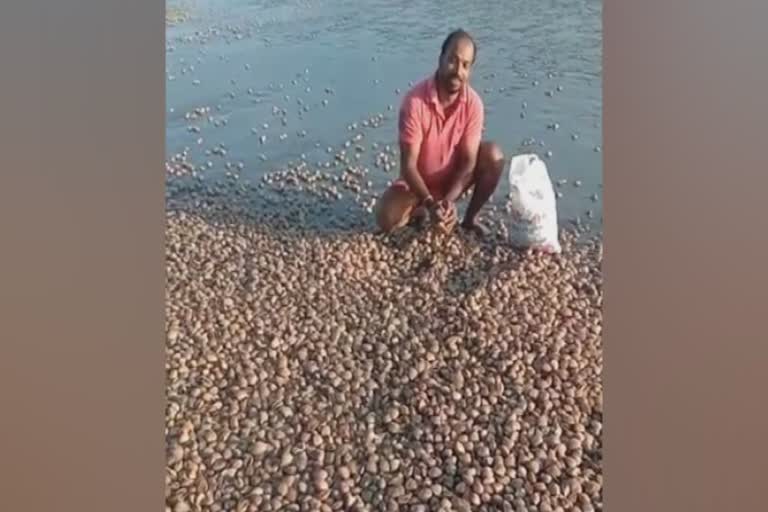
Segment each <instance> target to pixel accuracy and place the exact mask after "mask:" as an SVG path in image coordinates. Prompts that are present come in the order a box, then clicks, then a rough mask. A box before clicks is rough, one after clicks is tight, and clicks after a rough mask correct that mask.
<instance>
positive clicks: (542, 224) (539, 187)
mask: <svg viewBox="0 0 768 512" xmlns="http://www.w3.org/2000/svg"><path fill="white" fill-rule="evenodd" d="M509 202H510V207H511V212H510V213H511V220H510V224H509V229H508V231H509V239H510V242H511V243H512V245H514V246H515V247H518V248H521V249H522V248H530V249H538V250H543V251H546V252H550V253H559V252H560V251H561V250H562V248H561V246H560V239H559V230H558V225H557V200H556V197H555V189H554V187H553V186H552V181H551V180H550V179H549V173H548V172H547V166H546V165H545V164H544V162H543V161H542V160H541V159H540V158H539V157H538V155H535V154H523V155H517V156H514V157H513V158H512V159H511V161H510V163H509Z"/></svg>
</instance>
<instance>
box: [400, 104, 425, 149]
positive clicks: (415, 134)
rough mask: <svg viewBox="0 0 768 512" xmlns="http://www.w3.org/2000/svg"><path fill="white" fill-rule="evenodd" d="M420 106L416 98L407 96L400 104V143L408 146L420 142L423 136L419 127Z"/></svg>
mask: <svg viewBox="0 0 768 512" xmlns="http://www.w3.org/2000/svg"><path fill="white" fill-rule="evenodd" d="M420 109H421V106H420V105H419V102H418V100H417V99H416V98H414V97H413V96H408V97H406V98H405V99H404V100H403V104H402V105H401V106H400V116H399V121H398V132H399V139H400V143H401V144H406V145H409V146H414V145H419V144H421V140H422V138H423V134H422V129H421V116H420Z"/></svg>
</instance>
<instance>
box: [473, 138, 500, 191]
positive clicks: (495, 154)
mask: <svg viewBox="0 0 768 512" xmlns="http://www.w3.org/2000/svg"><path fill="white" fill-rule="evenodd" d="M503 170H504V153H503V151H502V150H501V147H500V146H499V145H498V144H496V143H495V142H491V141H488V142H485V141H484V142H483V143H482V144H480V150H479V151H478V155H477V166H476V172H477V178H476V179H478V180H483V181H484V182H485V183H487V184H488V185H491V183H489V182H493V184H494V186H495V183H496V182H497V181H498V180H499V178H500V177H501V173H502V172H503Z"/></svg>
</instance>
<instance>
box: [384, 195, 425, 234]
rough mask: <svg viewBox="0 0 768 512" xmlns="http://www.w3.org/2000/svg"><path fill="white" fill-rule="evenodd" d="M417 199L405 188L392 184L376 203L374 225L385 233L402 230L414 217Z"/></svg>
mask: <svg viewBox="0 0 768 512" xmlns="http://www.w3.org/2000/svg"><path fill="white" fill-rule="evenodd" d="M418 203H419V199H418V198H417V197H416V195H415V194H414V193H413V192H411V191H410V190H408V187H407V186H403V185H401V184H398V183H396V184H394V185H392V186H391V187H389V188H388V189H387V190H386V192H384V194H383V195H382V196H381V198H380V199H379V200H378V202H377V203H376V224H377V225H378V226H379V229H381V230H382V231H384V232H385V233H391V232H392V231H395V230H397V229H400V228H402V227H403V226H405V225H406V224H408V222H409V221H410V220H411V218H412V216H413V215H414V213H416V212H415V209H416V206H417V205H418Z"/></svg>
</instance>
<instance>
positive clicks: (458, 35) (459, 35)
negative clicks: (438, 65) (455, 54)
mask: <svg viewBox="0 0 768 512" xmlns="http://www.w3.org/2000/svg"><path fill="white" fill-rule="evenodd" d="M460 39H468V40H469V42H470V43H472V63H473V64H474V63H475V59H477V43H475V40H474V38H473V37H472V36H471V35H469V32H467V31H466V30H463V29H457V30H454V31H453V32H451V33H450V34H448V37H446V38H445V41H443V46H442V47H441V49H440V57H441V58H442V57H443V56H444V55H445V52H447V51H448V48H450V47H451V45H452V44H453V42H454V41H458V40H460Z"/></svg>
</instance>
